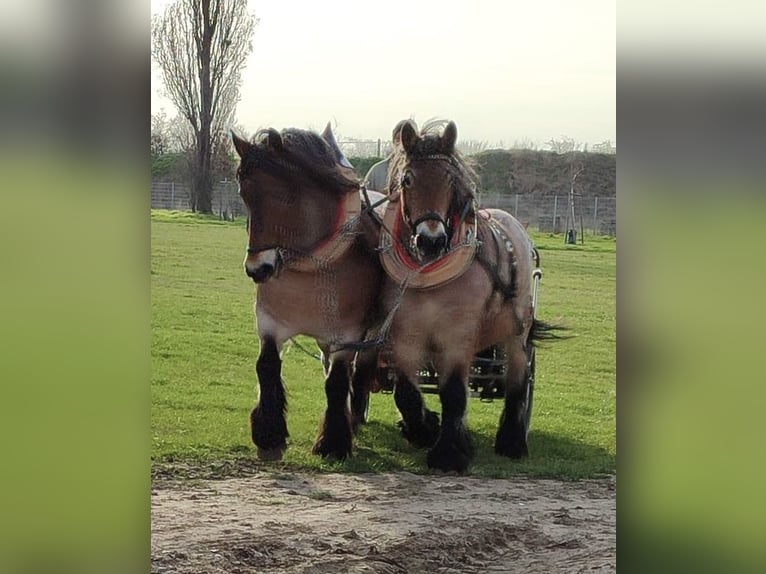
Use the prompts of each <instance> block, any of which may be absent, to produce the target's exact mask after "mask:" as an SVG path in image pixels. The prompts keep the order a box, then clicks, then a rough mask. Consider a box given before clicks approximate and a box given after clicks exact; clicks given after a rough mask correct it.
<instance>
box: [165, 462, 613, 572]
mask: <svg viewBox="0 0 766 574" xmlns="http://www.w3.org/2000/svg"><path fill="white" fill-rule="evenodd" d="M615 526H616V517H615V481H614V479H613V478H610V479H604V480H597V481H581V482H559V481H554V480H536V479H527V478H523V477H519V478H514V479H502V480H500V479H497V480H496V479H479V478H470V477H453V476H418V475H414V474H409V473H390V474H376V475H372V474H369V475H367V474H363V475H339V474H330V475H302V474H289V475H288V474H273V473H272V474H270V473H261V474H257V475H255V476H250V477H247V478H232V479H226V480H210V481H194V482H188V481H176V482H163V483H162V485H161V486H158V487H157V488H156V489H155V490H153V491H152V572H154V573H156V574H170V573H173V574H175V573H187V572H188V573H194V574H205V573H210V574H212V573H215V574H218V573H224V572H225V573H232V574H244V573H246V572H247V573H252V572H268V573H278V574H299V573H300V574H330V573H333V574H335V573H354V574H356V573H360V574H361V573H377V574H400V573H402V574H403V573H415V572H429V573H445V574H446V573H453V572H465V573H472V572H476V573H479V572H481V573H493V572H511V571H524V572H527V573H529V572H533V573H534V572H546V573H547V572H586V571H587V572H614V571H615V570H616V565H615V561H616V558H615V545H616V535H615Z"/></svg>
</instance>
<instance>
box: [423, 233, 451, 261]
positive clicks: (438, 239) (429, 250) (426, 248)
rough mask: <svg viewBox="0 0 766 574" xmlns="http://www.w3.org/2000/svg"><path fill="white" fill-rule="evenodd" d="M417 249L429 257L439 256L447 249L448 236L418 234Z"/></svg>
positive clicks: (443, 234)
mask: <svg viewBox="0 0 766 574" xmlns="http://www.w3.org/2000/svg"><path fill="white" fill-rule="evenodd" d="M415 247H416V248H417V249H418V250H419V251H421V252H422V253H423V255H427V256H436V255H439V254H440V253H441V252H442V251H444V249H445V248H446V247H447V234H446V233H440V234H438V235H435V236H434V235H426V234H422V233H418V234H417V235H416V236H415Z"/></svg>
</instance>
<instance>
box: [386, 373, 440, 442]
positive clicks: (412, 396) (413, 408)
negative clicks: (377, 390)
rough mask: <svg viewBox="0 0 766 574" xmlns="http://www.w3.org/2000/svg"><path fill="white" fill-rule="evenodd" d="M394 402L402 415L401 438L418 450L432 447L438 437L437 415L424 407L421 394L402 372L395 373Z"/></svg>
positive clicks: (400, 423)
mask: <svg viewBox="0 0 766 574" xmlns="http://www.w3.org/2000/svg"><path fill="white" fill-rule="evenodd" d="M394 402H395V403H396V407H397V408H398V409H399V412H400V413H402V420H401V421H400V422H399V427H400V428H401V430H402V436H403V437H404V438H406V439H407V440H408V441H409V442H410V443H412V444H414V445H415V446H417V447H420V448H426V447H430V446H433V444H434V443H435V442H436V438H437V437H438V436H439V415H437V414H436V413H435V412H433V411H430V410H428V409H427V408H426V407H425V403H424V402H423V393H421V392H420V389H419V388H417V387H416V386H415V384H414V383H413V382H412V381H410V380H409V379H408V378H407V377H406V376H405V375H404V373H402V372H398V373H397V381H396V386H395V387H394Z"/></svg>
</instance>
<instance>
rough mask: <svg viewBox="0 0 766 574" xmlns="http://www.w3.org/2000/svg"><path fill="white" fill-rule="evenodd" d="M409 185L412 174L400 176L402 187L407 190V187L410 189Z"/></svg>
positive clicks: (407, 173)
mask: <svg viewBox="0 0 766 574" xmlns="http://www.w3.org/2000/svg"><path fill="white" fill-rule="evenodd" d="M411 185H412V173H411V172H409V171H408V172H406V173H405V174H404V175H403V176H402V187H404V188H407V187H410V186H411Z"/></svg>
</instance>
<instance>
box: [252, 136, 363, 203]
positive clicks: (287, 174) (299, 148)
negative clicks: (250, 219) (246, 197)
mask: <svg viewBox="0 0 766 574" xmlns="http://www.w3.org/2000/svg"><path fill="white" fill-rule="evenodd" d="M268 134H269V130H268V129H262V130H259V131H258V132H257V133H256V134H255V136H253V138H252V140H251V141H252V143H253V146H252V147H251V148H250V151H249V153H248V154H247V156H246V157H244V158H242V161H241V163H240V166H239V169H238V170H237V177H238V178H240V179H246V178H248V177H250V176H251V175H252V173H253V171H255V170H256V169H262V170H263V171H265V172H267V173H270V174H271V175H273V176H275V177H279V178H284V179H292V180H299V181H300V180H304V181H305V180H309V181H312V182H314V183H316V184H317V185H319V186H320V187H322V188H325V189H329V190H332V191H336V192H337V193H338V194H343V193H346V192H348V191H349V188H357V187H358V186H359V181H358V180H357V179H351V178H348V177H346V176H345V175H343V174H342V173H341V172H340V171H339V170H338V166H337V161H336V157H335V152H334V151H333V150H332V148H331V147H330V145H329V144H328V143H327V142H326V141H325V140H324V139H323V138H322V136H320V135H319V134H317V133H315V132H311V131H307V130H300V129H297V128H287V129H284V130H282V132H281V134H280V135H281V136H282V149H275V148H274V147H272V146H271V145H270V144H269V138H268Z"/></svg>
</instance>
